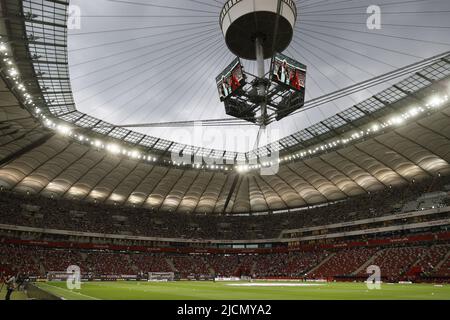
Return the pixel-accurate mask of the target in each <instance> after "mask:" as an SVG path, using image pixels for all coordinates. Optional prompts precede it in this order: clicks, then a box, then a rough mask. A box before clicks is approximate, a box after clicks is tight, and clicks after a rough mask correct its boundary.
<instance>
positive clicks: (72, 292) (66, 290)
mask: <svg viewBox="0 0 450 320" xmlns="http://www.w3.org/2000/svg"><path fill="white" fill-rule="evenodd" d="M41 285H45V286H47V287H51V288H53V289H58V290H62V291H64V292H69V293H71V294H77V295H80V296H83V297H87V298H89V299H92V300H101V299H99V298H95V297H92V296H88V295H87V294H82V293H79V292H74V291H71V290H69V289H64V288H61V287H57V286H51V285H49V284H46V283H41Z"/></svg>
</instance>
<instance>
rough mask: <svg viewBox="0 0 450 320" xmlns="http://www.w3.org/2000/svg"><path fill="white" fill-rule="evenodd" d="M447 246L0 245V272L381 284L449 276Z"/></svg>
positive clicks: (449, 265)
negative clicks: (371, 277) (149, 248)
mask: <svg viewBox="0 0 450 320" xmlns="http://www.w3.org/2000/svg"><path fill="white" fill-rule="evenodd" d="M449 252H450V244H449V243H443V244H439V245H434V246H424V245H422V246H414V245H406V246H401V247H384V248H378V247H376V248H375V247H374V248H364V247H357V248H347V249H336V250H332V251H327V250H319V249H317V250H315V251H298V252H297V251H296V252H289V253H267V254H227V255H225V254H202V255H199V254H195V255H194V254H174V253H158V254H154V253H137V252H134V253H132V252H129V253H124V252H113V251H100V250H78V249H77V250H73V249H52V248H43V247H33V246H25V245H8V244H2V245H0V258H1V260H0V261H1V262H0V273H3V272H5V273H8V274H11V273H14V272H18V271H20V272H21V273H25V274H28V275H35V276H41V277H45V276H46V275H48V273H49V272H65V271H66V270H67V268H68V267H69V266H72V265H76V266H79V267H80V269H81V272H82V273H83V274H87V275H93V276H101V275H140V274H147V273H148V272H174V274H176V275H178V276H179V277H181V278H187V277H200V276H216V277H218V276H221V277H240V276H251V277H253V278H259V279H261V278H265V279H267V278H309V279H328V278H336V277H337V278H339V277H343V276H344V277H345V276H347V277H351V276H354V277H355V278H359V279H364V278H367V276H368V275H367V273H366V267H367V266H368V265H369V264H370V265H376V266H379V267H380V269H381V275H382V279H383V281H392V282H394V281H400V280H405V279H409V278H410V277H411V276H412V275H413V274H412V273H411V272H412V271H414V270H416V271H418V272H417V274H416V275H419V276H425V277H433V276H434V277H447V278H448V277H449V276H450V274H449V267H450V261H449V257H450V254H449Z"/></svg>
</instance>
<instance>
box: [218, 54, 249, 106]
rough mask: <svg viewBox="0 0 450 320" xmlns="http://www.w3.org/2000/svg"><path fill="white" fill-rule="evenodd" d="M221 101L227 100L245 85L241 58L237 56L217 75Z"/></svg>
mask: <svg viewBox="0 0 450 320" xmlns="http://www.w3.org/2000/svg"><path fill="white" fill-rule="evenodd" d="M216 83H217V89H218V91H219V97H220V101H224V100H226V99H227V98H228V97H230V96H231V95H232V94H233V93H234V92H236V91H237V90H239V89H240V88H241V87H242V86H244V85H245V76H244V72H243V67H242V64H241V60H240V59H239V58H236V59H235V60H234V61H233V62H232V63H231V64H230V65H229V66H228V67H226V69H225V70H224V71H223V72H222V73H221V74H220V75H218V76H217V77H216Z"/></svg>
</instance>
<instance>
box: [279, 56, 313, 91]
mask: <svg viewBox="0 0 450 320" xmlns="http://www.w3.org/2000/svg"><path fill="white" fill-rule="evenodd" d="M272 70H273V74H272V80H273V81H275V82H278V83H281V84H284V85H287V86H289V87H290V88H292V89H294V90H296V91H304V90H305V82H306V66H305V65H304V64H301V63H300V62H297V61H295V60H293V59H291V58H289V57H287V56H285V55H282V54H281V53H277V54H276V55H275V57H274V59H273V66H272Z"/></svg>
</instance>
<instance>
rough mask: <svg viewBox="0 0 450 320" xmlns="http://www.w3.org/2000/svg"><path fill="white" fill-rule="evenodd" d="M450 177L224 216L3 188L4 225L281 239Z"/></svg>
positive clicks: (393, 208)
mask: <svg viewBox="0 0 450 320" xmlns="http://www.w3.org/2000/svg"><path fill="white" fill-rule="evenodd" d="M449 183H450V177H440V178H434V179H430V180H427V181H423V182H421V183H418V182H415V183H411V184H409V185H408V186H406V187H402V188H390V187H388V188H386V189H385V190H383V191H380V192H377V193H369V194H366V195H362V196H358V197H354V198H349V199H348V200H346V201H342V202H339V203H334V204H329V205H326V206H319V207H314V208H306V209H305V210H300V211H297V212H291V213H269V214H267V215H249V216H231V215H229V216H224V215H212V214H208V215H194V214H178V213H164V212H154V211H150V210H147V209H144V208H132V207H128V206H113V205H103V204H94V203H88V202H81V201H72V200H62V199H50V198H44V197H40V196H33V195H20V194H16V193H12V192H9V191H4V190H3V191H0V212H1V213H0V224H9V225H19V226H30V227H37V228H50V229H59V230H71V231H84V232H94V233H108V234H125V235H135V236H149V237H166V238H173V237H176V238H188V239H231V240H242V239H258V238H265V239H268V238H277V237H279V236H280V233H281V231H282V230H284V229H295V228H303V227H311V226H320V225H326V224H331V223H339V222H346V221H352V220H358V219H365V218H373V217H379V216H383V215H387V214H392V213H394V212H398V211H399V210H401V208H402V204H404V203H406V202H408V201H411V200H413V199H417V197H418V196H419V195H421V194H423V193H425V192H432V191H436V190H443V188H444V186H445V185H447V184H449Z"/></svg>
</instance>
